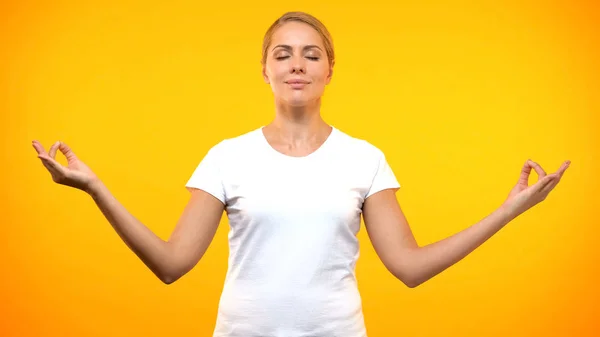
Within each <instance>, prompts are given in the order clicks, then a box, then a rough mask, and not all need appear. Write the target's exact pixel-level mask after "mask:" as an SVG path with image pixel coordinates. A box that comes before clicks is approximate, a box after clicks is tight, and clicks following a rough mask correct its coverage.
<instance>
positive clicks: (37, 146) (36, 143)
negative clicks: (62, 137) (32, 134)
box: [31, 140, 46, 155]
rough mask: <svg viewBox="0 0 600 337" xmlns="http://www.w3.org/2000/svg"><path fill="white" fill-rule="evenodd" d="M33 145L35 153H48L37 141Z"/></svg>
mask: <svg viewBox="0 0 600 337" xmlns="http://www.w3.org/2000/svg"><path fill="white" fill-rule="evenodd" d="M31 145H32V146H33V148H34V149H35V151H36V152H37V153H38V155H39V154H45V153H46V150H44V147H43V146H42V144H40V142H38V141H37V140H34V141H32V142H31Z"/></svg>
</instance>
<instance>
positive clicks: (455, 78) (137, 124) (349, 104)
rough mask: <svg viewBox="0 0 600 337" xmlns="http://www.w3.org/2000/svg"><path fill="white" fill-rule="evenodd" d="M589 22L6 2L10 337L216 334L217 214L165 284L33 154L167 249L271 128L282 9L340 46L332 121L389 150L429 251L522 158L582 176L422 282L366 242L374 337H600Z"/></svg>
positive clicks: (403, 4) (518, 12)
mask: <svg viewBox="0 0 600 337" xmlns="http://www.w3.org/2000/svg"><path fill="white" fill-rule="evenodd" d="M208 3H210V4H208ZM599 7H600V6H599V5H598V3H597V2H594V1H566V0H564V1H553V2H544V4H539V3H537V2H529V1H526V2H522V1H511V2H502V4H499V2H496V1H488V2H485V3H483V2H475V1H474V2H466V1H464V2H463V1H447V2H442V1H425V2H423V1H389V2H385V1H376V0H373V1H368V2H364V3H363V2H352V1H351V2H348V1H339V2H337V3H334V2H330V1H301V2H294V3H290V2H288V1H269V0H263V1H259V2H255V3H253V4H252V5H250V4H249V3H246V2H240V3H239V4H236V3H229V2H221V1H212V2H204V1H187V2H181V1H179V2H177V3H174V2H167V1H139V2H137V3H134V2H131V1H95V2H89V1H88V2H82V1H62V2H60V3H59V2H55V3H54V4H51V3H50V2H47V1H29V2H27V3H25V2H23V1H17V0H12V1H5V2H3V4H2V5H0V39H1V40H0V41H1V43H0V55H1V57H0V59H1V60H2V62H0V86H1V88H0V111H1V120H0V131H1V135H2V145H3V148H2V151H0V156H1V157H2V161H3V164H2V166H1V167H2V170H3V173H2V177H3V184H4V188H2V189H1V192H0V193H1V194H0V196H1V197H2V200H1V204H2V205H3V206H2V208H3V212H2V213H3V221H2V244H1V245H0V256H1V259H0V260H1V262H0V267H1V268H2V270H1V273H2V275H1V277H0V313H1V314H2V317H1V318H0V320H1V321H0V335H2V336H10V337H13V336H14V337H16V336H144V337H150V336H210V335H211V333H212V329H213V327H214V322H215V315H216V310H217V305H218V300H219V296H220V292H221V288H222V284H223V280H224V276H225V272H226V267H227V265H226V264H227V251H228V249H227V230H228V224H227V218H226V216H225V215H224V216H223V219H222V222H221V226H220V227H219V230H218V232H217V235H216V237H215V239H214V241H213V242H212V244H211V246H210V247H209V249H208V251H207V253H206V255H205V256H204V258H203V259H202V260H201V261H200V262H199V264H198V265H197V266H196V267H195V269H193V270H192V271H191V272H190V273H189V274H187V275H185V276H184V277H183V278H182V279H180V280H179V281H177V282H176V283H174V284H172V285H169V286H167V285H164V284H162V283H161V282H160V281H159V280H158V279H157V278H156V277H155V276H154V275H153V274H152V273H151V272H150V270H149V269H148V268H147V267H146V266H145V265H143V263H142V262H141V261H140V260H139V259H138V257H137V256H135V254H133V253H132V252H131V251H130V250H129V248H127V246H126V245H125V244H124V243H123V242H122V241H121V239H120V238H119V237H118V236H117V234H116V232H115V231H114V230H113V229H112V227H111V226H110V225H109V223H108V222H107V221H106V219H105V218H104V217H103V215H102V214H101V213H100V211H99V210H98V209H97V208H96V206H95V204H94V203H93V201H92V199H91V198H90V197H89V196H88V195H86V194H84V193H83V192H81V191H79V190H75V189H71V188H68V187H65V186H61V185H57V184H55V183H53V181H52V180H51V178H50V174H49V173H48V172H47V171H46V169H45V168H44V167H43V166H42V164H41V162H40V160H39V159H38V158H37V157H36V153H35V150H34V149H33V148H32V147H31V141H32V140H33V139H37V140H39V141H41V142H42V144H44V145H45V146H46V148H48V147H49V146H50V145H51V144H52V142H54V141H56V140H61V141H64V142H66V143H67V144H68V145H70V146H71V148H72V149H73V150H74V151H75V153H76V154H77V155H78V156H79V157H80V158H81V159H82V160H83V161H84V162H85V163H86V164H88V165H89V166H90V167H91V168H92V170H94V172H96V174H98V175H99V176H100V177H101V179H102V180H103V181H104V182H105V184H106V185H107V186H108V188H109V189H110V190H111V191H112V192H113V194H114V195H115V196H116V197H117V199H118V200H119V201H120V202H121V203H123V205H125V207H126V208H127V209H128V210H129V211H130V212H131V213H132V214H134V215H135V216H136V217H137V218H138V219H139V220H140V221H142V222H143V223H144V224H145V225H146V226H148V227H149V228H151V229H152V230H153V231H154V232H155V233H156V234H157V235H159V236H160V237H161V238H163V239H167V238H168V237H169V235H170V233H171V231H172V230H173V228H174V226H175V224H176V222H177V221H178V219H179V216H180V214H181V212H182V210H183V208H184V206H185V204H186V202H187V200H188V198H189V192H188V191H187V190H186V189H185V187H184V184H185V183H186V181H187V179H188V178H189V177H190V175H191V174H192V172H193V170H194V169H195V167H196V165H197V164H198V163H199V162H200V160H201V159H202V157H203V156H204V154H205V153H206V151H207V150H208V149H209V148H210V147H211V146H212V145H214V144H216V143H217V142H218V141H220V140H221V139H223V138H228V137H234V136H237V135H240V134H242V133H245V132H248V131H250V130H253V129H255V128H257V127H258V126H260V125H265V124H267V123H269V122H270V120H271V119H272V118H273V117H274V107H273V98H272V93H271V89H270V87H269V86H268V85H267V84H265V83H264V82H263V80H262V78H261V73H260V70H261V69H260V63H259V61H260V51H261V43H262V37H263V34H264V32H265V31H266V29H267V28H268V26H269V25H270V24H271V23H272V22H273V21H274V20H275V19H276V18H277V17H278V16H279V15H281V14H283V13H284V12H286V11H293V10H302V11H306V12H309V13H311V14H313V15H315V16H317V17H318V18H320V19H321V20H322V21H323V22H324V23H325V24H326V25H327V27H328V28H329V29H330V31H331V33H332V35H333V38H334V44H335V48H336V53H337V61H336V66H335V69H334V77H333V80H332V83H331V84H330V85H329V86H328V87H327V89H326V92H325V96H324V98H323V106H322V115H323V118H324V119H325V120H326V121H327V122H328V123H330V124H332V125H334V126H336V127H337V128H339V129H340V130H342V131H344V132H346V133H348V134H350V135H353V136H355V137H358V138H363V139H366V140H368V141H370V142H371V143H373V144H374V145H376V146H378V147H379V148H381V149H382V150H383V151H384V153H385V154H386V156H387V159H388V162H389V163H390V165H391V166H392V168H393V170H394V172H395V174H396V176H397V178H398V180H399V182H400V184H401V185H402V188H401V189H400V190H399V191H398V192H397V196H398V200H399V202H400V205H401V207H402V209H403V211H404V212H405V214H406V216H407V218H408V220H409V223H410V225H411V228H412V230H413V232H414V235H415V237H416V238H417V241H418V242H419V244H420V245H426V244H428V243H432V242H435V241H438V240H441V239H443V238H445V237H448V236H450V235H452V234H454V233H456V232H458V231H460V230H462V229H465V228H467V227H468V226H470V225H472V224H474V223H476V222H477V221H479V220H481V219H482V218H483V217H485V216H487V215H488V214H489V213H491V212H492V211H493V210H495V209H496V208H497V207H498V206H499V205H500V203H501V202H502V201H503V200H504V198H505V197H506V195H507V194H508V192H509V190H510V189H511V188H512V187H513V185H514V184H515V183H516V182H517V179H518V177H519V174H520V169H521V167H522V165H523V163H524V162H525V160H526V159H527V158H531V159H533V160H535V161H537V162H539V163H540V164H541V165H542V167H544V168H545V169H546V171H547V172H549V173H550V172H553V171H555V170H556V169H558V167H559V166H560V164H561V163H562V162H563V161H564V160H567V159H569V160H571V161H572V163H571V167H570V168H569V169H568V170H567V172H566V174H565V176H564V177H563V179H562V181H561V182H560V184H559V185H558V186H557V187H556V188H555V190H554V191H553V192H552V193H551V194H550V196H549V197H548V198H547V199H546V200H545V201H544V202H542V203H541V204H539V205H538V206H536V207H534V208H533V209H531V210H530V211H528V212H526V213H525V214H523V215H521V216H520V217H518V218H517V219H515V220H514V221H513V222H511V223H509V224H508V226H507V227H505V228H504V229H502V230H501V231H500V232H499V233H498V234H496V235H495V236H494V237H492V238H491V239H490V240H489V241H488V242H486V243H484V244H483V245H482V246H481V247H479V248H478V249H477V250H475V251H474V252H473V253H472V254H470V255H469V256H468V257H466V258H465V259H463V260H462V261H460V262H459V263H457V264H456V265H454V266H452V267H450V268H449V269H447V270H446V271H444V272H443V273H441V274H439V275H438V276H436V277H434V278H433V279H431V280H429V281H428V282H426V283H424V284H422V285H421V286H419V287H418V288H415V289H409V288H407V287H405V286H404V285H403V284H402V283H401V282H400V281H399V280H397V279H395V278H394V277H393V276H392V275H391V274H390V273H389V272H388V271H387V270H386V269H385V267H384V266H383V264H382V263H381V261H380V260H379V259H378V257H377V255H376V254H375V252H374V250H373V248H372V246H371V243H370V242H369V239H368V236H367V235H366V232H365V231H364V227H363V228H362V229H361V232H360V234H359V238H360V240H361V257H360V259H359V262H358V266H357V273H358V278H359V286H360V291H361V294H362V298H363V304H364V313H365V319H366V324H367V329H368V332H369V337H386V336H407V337H408V336H411V337H416V336H423V337H424V336H461V337H466V336H478V337H479V336H503V337H504V336H593V335H595V334H594V331H595V332H596V333H598V331H599V329H600V326H599V323H598V320H597V318H598V314H597V311H595V310H597V305H598V303H599V301H600V295H599V291H598V286H597V285H598V282H599V281H600V277H599V274H598V262H599V257H600V254H599V253H600V250H599V248H598V244H597V237H598V234H599V233H600V232H599V230H598V227H597V225H598V220H597V219H598V213H597V211H598V208H597V205H598V192H600V189H599V182H598V178H597V175H598V169H599V168H600V167H599V162H598V150H597V147H598V143H599V136H598V134H597V132H598V129H599V126H600V123H599V117H598V112H599V111H600V109H599V108H600V99H599V97H598V95H599V94H600V85H599V82H598V78H599V75H600V61H599V60H600V47H599V46H600V38H599V36H600V34H599V28H598V27H599V26H598V22H600V15H599V14H598V13H599ZM58 160H59V162H61V163H63V164H65V163H66V160H65V158H64V157H63V156H62V155H61V154H59V155H58ZM536 179H537V176H536V175H535V174H534V173H533V174H532V177H531V180H530V181H531V182H533V181H535V180H536Z"/></svg>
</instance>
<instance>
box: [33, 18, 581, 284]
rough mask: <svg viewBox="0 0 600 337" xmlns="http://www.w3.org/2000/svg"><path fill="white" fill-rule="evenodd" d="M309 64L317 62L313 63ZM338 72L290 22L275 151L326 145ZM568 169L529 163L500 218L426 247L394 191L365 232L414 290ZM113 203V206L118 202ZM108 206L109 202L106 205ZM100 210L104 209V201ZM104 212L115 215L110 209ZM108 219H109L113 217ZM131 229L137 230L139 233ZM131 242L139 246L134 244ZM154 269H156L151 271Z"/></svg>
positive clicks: (270, 74) (277, 76) (74, 176)
mask: <svg viewBox="0 0 600 337" xmlns="http://www.w3.org/2000/svg"><path fill="white" fill-rule="evenodd" d="M279 44H285V45H289V46H290V50H285V49H282V48H277V49H273V47H275V46H277V45H279ZM307 45H316V46H318V47H319V48H320V50H319V49H317V48H311V49H309V50H304V49H303V48H304V47H305V46H307ZM311 57H316V58H318V59H311ZM278 58H280V59H278ZM332 70H333V65H332V64H329V62H328V60H327V56H326V53H325V47H324V45H323V41H322V39H321V37H320V35H319V34H318V33H317V32H316V31H315V30H314V29H312V27H310V26H308V25H306V24H303V23H298V22H289V23H286V24H285V25H284V26H282V27H280V28H279V29H278V30H277V31H276V32H275V34H274V36H273V40H272V44H271V46H270V47H269V54H268V56H267V61H266V64H265V65H264V66H263V69H262V75H263V78H264V80H265V82H266V83H268V84H270V85H271V88H272V90H273V94H274V98H275V112H276V114H275V118H274V120H273V121H272V122H271V123H270V124H268V125H266V126H265V127H264V128H263V132H264V134H265V137H266V138H267V140H268V141H269V143H270V144H271V145H272V146H273V147H274V148H275V149H277V150H279V151H280V152H282V153H285V154H288V155H292V156H304V155H307V154H310V153H311V152H313V151H314V150H316V149H317V148H318V147H319V146H320V145H321V144H322V143H323V142H324V141H325V139H326V138H327V137H328V135H329V133H330V132H331V127H330V126H329V125H327V124H326V123H325V122H324V121H323V119H322V118H321V115H320V106H321V96H322V95H323V92H324V90H325V86H326V85H327V84H329V82H330V81H331V76H332V72H333V71H332ZM291 78H302V79H305V80H308V81H309V82H310V83H309V84H307V85H306V86H304V87H303V88H302V89H293V88H291V87H290V86H289V85H288V84H286V83H285V81H287V80H288V79H291ZM32 145H33V147H34V149H35V150H36V152H37V153H38V158H39V159H40V160H41V161H42V163H43V165H44V166H45V167H46V168H47V169H48V171H49V172H50V173H51V175H52V179H53V180H54V181H55V182H57V183H59V184H63V185H68V186H72V187H75V188H78V189H81V190H84V191H86V192H88V193H91V194H94V195H100V196H99V197H97V199H98V200H101V201H102V200H104V199H106V200H109V201H111V200H112V199H109V197H103V196H102V195H108V192H106V191H104V192H97V191H96V189H94V188H93V186H94V185H97V182H98V181H99V179H98V178H97V177H96V176H95V175H94V173H93V172H92V171H91V170H90V169H89V168H88V167H87V166H86V165H85V164H84V163H83V162H81V161H80V160H79V159H78V158H77V156H75V154H74V153H73V151H72V150H71V149H70V148H69V146H67V144H65V143H64V142H56V143H55V144H54V145H52V146H51V147H50V149H49V151H48V153H46V151H45V150H44V147H43V146H42V145H41V144H40V143H39V142H37V141H35V140H34V141H33V142H32ZM57 151H61V152H62V153H63V154H64V155H65V157H66V158H67V162H68V165H67V167H63V166H62V165H60V164H59V163H58V162H57V161H56V160H55V155H56V152H57ZM569 165H570V161H568V160H567V161H565V162H564V163H563V164H562V165H561V166H560V167H559V168H558V170H557V171H556V172H553V173H551V174H546V172H545V170H544V169H543V168H542V167H541V166H540V165H539V164H538V163H536V162H534V161H532V160H529V159H528V160H527V161H526V162H525V163H524V164H523V167H522V168H521V172H520V175H519V179H518V181H517V183H516V184H515V185H514V187H513V188H512V189H511V190H510V192H509V194H508V196H507V198H506V199H505V201H504V202H503V203H502V204H501V205H500V206H499V207H498V208H497V209H496V210H495V211H493V212H492V213H491V214H489V215H488V216H487V217H485V218H483V219H482V220H481V221H479V222H477V223H476V224H473V225H471V226H469V227H467V228H466V229H464V230H462V231H460V232H458V233H456V234H454V235H452V236H450V237H447V238H445V239H442V240H440V241H437V242H435V243H432V244H429V245H426V246H423V247H420V246H419V245H418V244H417V241H416V239H415V237H414V236H413V234H412V232H411V230H410V226H409V224H408V222H407V220H406V217H405V216H404V213H403V212H402V210H401V208H400V205H399V204H398V201H397V199H396V196H395V194H394V189H386V190H382V191H379V192H377V193H375V194H373V195H371V196H370V197H369V198H367V199H366V200H365V201H364V203H363V213H362V214H363V219H364V223H365V227H366V230H367V233H368V235H369V238H370V239H371V242H372V244H373V247H374V249H375V251H376V252H377V254H378V256H379V257H380V258H381V261H382V262H383V264H384V265H385V267H386V268H387V269H388V270H389V271H390V272H391V273H392V274H393V275H394V276H395V277H396V278H398V279H399V280H400V281H402V282H403V283H404V284H406V285H407V286H408V287H411V288H413V287H416V286H418V285H420V284H422V283H423V282H425V281H427V280H429V279H431V278H432V277H434V276H435V275H437V274H439V273H440V272H442V271H443V270H445V269H447V268H448V267H450V266H452V265H453V264H455V263H456V262H458V261H460V260H461V259H463V258H464V257H466V256H467V255H468V254H469V253H471V252H472V251H474V250H475V249H476V248H477V247H479V246H480V245H481V244H483V243H484V242H485V241H487V240H488V239H489V238H490V237H492V236H493V235H494V234H495V233H497V232H498V231H499V230H500V229H502V228H503V227H504V226H505V225H506V224H508V223H509V222H510V221H512V220H513V219H515V218H516V217H517V216H519V215H520V214H522V213H524V212H526V211H527V210H529V209H531V208H532V207H534V206H535V205H537V204H539V203H540V202H542V201H543V200H545V199H546V198H547V197H548V195H549V193H550V192H551V191H552V190H553V189H554V188H555V187H556V186H557V184H558V183H559V182H560V180H561V179H562V177H563V175H564V173H565V171H566V170H567V168H568V167H569ZM532 169H533V170H535V171H536V173H537V175H538V180H537V182H535V183H534V184H532V185H529V184H528V180H529V176H530V173H531V170H532ZM100 191H102V189H100ZM194 193H195V195H198V196H204V193H205V192H203V191H201V190H198V191H196V192H194ZM205 197H206V198H208V199H198V200H210V198H211V197H210V196H209V195H208V194H206V196H205ZM112 202H113V203H114V200H112ZM207 202H208V201H202V202H200V201H198V202H197V204H198V205H203V206H202V207H206V204H207ZM211 202H214V204H215V206H214V209H215V211H214V212H213V213H215V214H217V213H219V212H221V211H222V208H218V207H217V206H216V205H217V203H218V201H216V199H215V201H212V200H211ZM108 203H109V202H108V201H107V202H106V204H108ZM100 204H101V205H102V204H104V201H102V203H100ZM191 205H192V206H193V207H192V206H190V209H201V206H195V205H194V204H191ZM111 207H112V208H111V209H110V212H111V213H115V214H126V213H125V210H124V209H122V208H120V209H118V210H116V211H115V210H114V209H113V208H114V207H115V206H111ZM219 207H222V205H220V204H219ZM106 209H109V208H108V206H107V207H106ZM107 213H109V212H108V211H107ZM198 214H200V211H198ZM211 214H212V213H211ZM219 216H220V213H219ZM199 217H200V216H199V215H198V216H196V215H193V216H190V219H191V220H189V221H187V220H185V221H182V222H181V223H182V226H181V227H179V225H178V227H177V229H176V232H177V233H179V232H178V231H181V233H185V235H183V234H182V235H181V237H184V238H188V237H191V236H190V235H189V234H188V233H194V232H195V231H196V230H195V228H196V227H194V226H192V225H190V224H191V223H198V222H200V221H202V222H204V221H207V222H211V223H214V224H215V225H214V226H212V225H211V227H210V228H211V231H212V232H211V233H214V230H215V229H216V224H217V223H218V218H217V217H216V215H215V219H212V220H210V221H208V220H204V219H201V220H197V218H199ZM120 218H123V219H124V220H122V219H117V220H115V221H114V222H115V224H117V225H115V227H116V228H119V229H120V228H122V227H123V228H125V227H126V228H127V229H128V231H131V232H133V231H134V230H135V231H137V232H135V233H133V234H131V235H130V236H129V238H136V239H137V238H138V237H142V238H143V240H142V239H139V241H143V243H145V242H151V243H153V245H154V246H156V247H159V248H160V249H162V246H161V245H162V243H160V242H159V240H158V239H157V238H154V237H150V236H151V234H150V233H149V232H148V231H147V230H146V229H144V228H143V227H142V226H138V225H137V224H136V225H135V226H129V225H128V226H123V225H122V224H124V223H126V222H130V221H132V220H131V219H130V218H129V217H127V218H126V217H125V215H121V217H120ZM188 223H190V224H188ZM131 228H134V230H133V229H131ZM180 228H181V229H180ZM188 228H190V229H188ZM134 234H135V235H134ZM208 236H209V235H208V234H203V233H201V234H198V235H197V237H199V239H196V238H195V237H194V239H190V242H189V243H185V245H182V244H180V243H177V244H173V246H181V247H184V248H178V250H179V251H180V252H182V253H181V254H179V255H181V256H186V257H185V258H181V259H180V260H182V261H186V262H185V263H182V264H185V265H187V266H188V267H186V268H185V269H184V270H183V271H182V270H181V268H180V269H179V270H177V272H171V273H170V275H173V274H176V276H175V277H173V276H169V277H163V279H168V280H167V281H165V282H167V283H171V282H173V281H174V280H175V279H176V278H177V277H180V276H181V275H182V274H183V273H184V272H185V271H187V270H189V269H190V267H189V266H191V265H193V263H195V261H197V259H199V258H200V257H199V256H201V255H202V253H203V250H204V249H205V247H207V245H208V243H209V242H210V240H205V237H208ZM123 237H125V236H123ZM198 241H202V242H205V243H204V244H203V245H202V247H203V248H202V251H201V252H197V253H194V254H190V253H188V252H187V250H188V249H187V248H185V247H187V246H189V247H197V246H198V244H197V242H198ZM130 242H134V241H133V240H131V241H130ZM159 243H160V244H159ZM131 246H132V247H138V246H142V245H138V244H137V242H134V244H132V245H131ZM143 246H144V247H143V248H145V249H147V251H148V252H150V253H146V252H144V254H143V256H151V255H152V254H154V253H155V251H157V250H156V249H152V250H151V249H150V248H147V246H148V247H149V246H150V245H145V244H144V245H143ZM158 251H161V250H158ZM157 254H158V253H157ZM140 255H142V254H140ZM163 255H164V254H163ZM187 255H193V256H194V257H193V258H188V257H187ZM161 256H162V255H161ZM152 261H161V263H162V264H164V265H167V266H170V265H172V262H171V261H172V259H164V261H166V262H162V260H161V259H160V258H155V259H153V260H152ZM189 261H191V262H189ZM148 264H149V265H152V264H151V263H148ZM156 264H157V263H156ZM155 269H156V270H160V269H161V268H159V267H156V268H155ZM162 269H164V268H162ZM156 273H157V274H159V273H160V272H158V271H157V272H156Z"/></svg>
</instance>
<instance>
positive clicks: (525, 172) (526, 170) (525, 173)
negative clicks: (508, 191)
mask: <svg viewBox="0 0 600 337" xmlns="http://www.w3.org/2000/svg"><path fill="white" fill-rule="evenodd" d="M530 173H531V165H529V160H528V161H526V162H525V164H524V165H523V168H522V169H521V176H520V177H519V184H522V185H525V186H527V185H528V183H529V174H530Z"/></svg>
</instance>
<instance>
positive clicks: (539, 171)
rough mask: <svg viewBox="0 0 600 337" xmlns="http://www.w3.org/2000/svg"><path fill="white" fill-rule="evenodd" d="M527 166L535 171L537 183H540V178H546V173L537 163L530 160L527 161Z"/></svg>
mask: <svg viewBox="0 0 600 337" xmlns="http://www.w3.org/2000/svg"><path fill="white" fill-rule="evenodd" d="M527 161H528V163H529V165H531V167H533V169H534V170H535V172H536V173H537V175H538V181H540V180H541V179H542V178H544V177H545V176H546V171H544V169H543V168H542V167H541V166H540V165H538V163H536V162H534V161H533V160H531V159H528V160H527Z"/></svg>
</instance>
